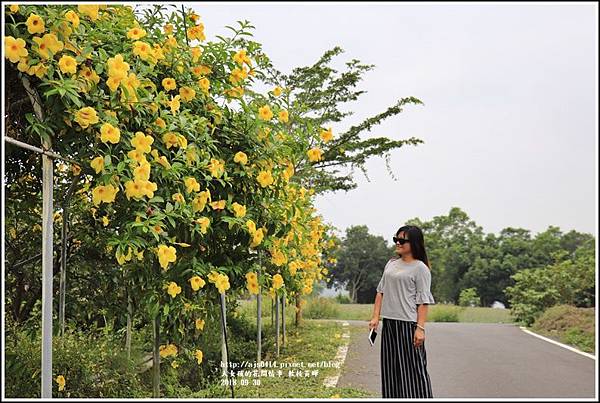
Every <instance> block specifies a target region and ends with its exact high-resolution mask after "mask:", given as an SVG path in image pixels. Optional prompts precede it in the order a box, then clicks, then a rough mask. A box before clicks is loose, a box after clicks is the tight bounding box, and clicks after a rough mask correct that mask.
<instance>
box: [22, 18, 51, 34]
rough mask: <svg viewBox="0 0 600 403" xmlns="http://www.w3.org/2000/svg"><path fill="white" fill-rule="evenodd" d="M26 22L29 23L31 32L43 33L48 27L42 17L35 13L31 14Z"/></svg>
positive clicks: (28, 26) (28, 28)
mask: <svg viewBox="0 0 600 403" xmlns="http://www.w3.org/2000/svg"><path fill="white" fill-rule="evenodd" d="M25 24H27V31H28V32H29V33H30V34H41V33H42V32H44V30H45V29H46V27H45V25H44V20H43V19H42V17H40V16H39V15H37V14H33V13H31V14H29V18H27V21H25Z"/></svg>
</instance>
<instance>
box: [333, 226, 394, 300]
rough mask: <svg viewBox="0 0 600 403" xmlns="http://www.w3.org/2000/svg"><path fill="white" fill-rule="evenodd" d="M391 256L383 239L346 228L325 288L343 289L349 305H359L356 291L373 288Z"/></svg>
mask: <svg viewBox="0 0 600 403" xmlns="http://www.w3.org/2000/svg"><path fill="white" fill-rule="evenodd" d="M393 254H394V251H393V249H391V248H389V247H388V246H387V245H386V242H385V240H384V239H383V237H381V236H374V235H371V234H369V230H368V228H367V227H366V226H364V225H361V226H352V227H348V228H347V229H346V237H345V238H344V240H343V241H342V242H341V246H340V249H339V252H338V255H337V262H336V265H335V267H333V268H332V269H331V270H330V272H329V273H330V277H329V284H330V285H334V286H345V287H346V289H347V290H348V291H349V292H350V299H351V300H352V302H362V301H358V300H357V297H358V293H359V291H361V290H370V289H374V288H375V287H376V286H377V284H378V283H379V280H380V279H381V275H382V273H383V268H384V267H385V264H386V262H387V261H388V260H389V258H390V257H392V256H393ZM370 300H372V298H370Z"/></svg>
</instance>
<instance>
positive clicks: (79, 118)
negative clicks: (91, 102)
mask: <svg viewBox="0 0 600 403" xmlns="http://www.w3.org/2000/svg"><path fill="white" fill-rule="evenodd" d="M75 121H76V122H77V123H79V125H80V126H81V127H82V128H84V129H85V128H87V127H88V126H89V125H93V124H95V123H98V115H97V114H96V110H95V109H94V108H92V107H91V106H86V107H85V108H81V109H80V110H78V111H77V113H76V114H75Z"/></svg>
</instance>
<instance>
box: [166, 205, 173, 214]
mask: <svg viewBox="0 0 600 403" xmlns="http://www.w3.org/2000/svg"><path fill="white" fill-rule="evenodd" d="M171 211H173V205H172V204H171V202H167V207H166V208H165V212H166V213H170V212H171Z"/></svg>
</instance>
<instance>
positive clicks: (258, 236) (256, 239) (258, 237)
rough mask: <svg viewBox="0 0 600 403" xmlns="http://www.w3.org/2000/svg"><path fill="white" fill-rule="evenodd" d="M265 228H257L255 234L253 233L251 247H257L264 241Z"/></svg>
mask: <svg viewBox="0 0 600 403" xmlns="http://www.w3.org/2000/svg"><path fill="white" fill-rule="evenodd" d="M264 236H265V235H264V229H263V228H260V229H258V230H256V231H255V232H254V233H253V234H252V242H250V247H251V248H255V247H257V246H258V245H260V243H261V242H262V240H263V238H264Z"/></svg>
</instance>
